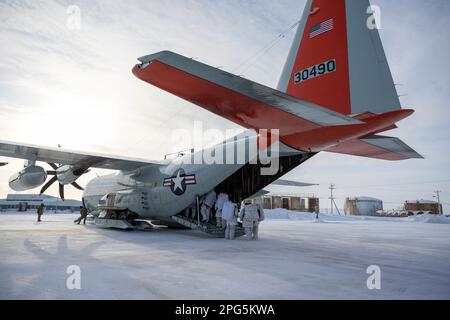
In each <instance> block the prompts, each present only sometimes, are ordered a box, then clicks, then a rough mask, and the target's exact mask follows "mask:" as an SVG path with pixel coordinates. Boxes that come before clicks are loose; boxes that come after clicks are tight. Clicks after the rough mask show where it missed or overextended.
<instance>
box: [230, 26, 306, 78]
mask: <svg viewBox="0 0 450 320" xmlns="http://www.w3.org/2000/svg"><path fill="white" fill-rule="evenodd" d="M300 21H301V20H298V21H297V22H295V23H294V24H293V25H291V26H290V27H289V29H287V30H285V31H284V32H282V33H280V34H279V35H278V36H277V37H276V38H274V39H273V40H272V41H271V42H269V43H268V44H267V45H266V46H264V47H263V48H261V49H260V50H258V51H257V52H255V53H254V54H253V55H251V56H250V57H249V58H247V59H246V60H244V61H243V62H242V63H241V64H239V65H238V66H237V67H236V68H233V69H234V70H235V71H236V72H238V71H240V72H243V71H244V70H246V69H247V68H249V67H250V66H251V65H252V64H253V63H254V61H256V59H257V58H259V57H262V56H264V55H265V54H266V53H267V52H269V51H270V50H271V49H272V48H273V47H275V45H276V44H277V43H278V42H280V41H281V40H282V39H284V38H285V37H286V35H287V34H288V33H289V32H290V31H291V30H293V29H294V28H295V27H296V26H297V25H298V24H299V23H300ZM244 67H245V68H244Z"/></svg>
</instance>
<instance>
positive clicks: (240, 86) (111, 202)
mask: <svg viewBox="0 0 450 320" xmlns="http://www.w3.org/2000/svg"><path fill="white" fill-rule="evenodd" d="M369 6H370V3H369V1H368V0H308V1H307V3H306V8H305V10H304V12H303V16H302V19H301V20H300V23H299V25H298V29H297V32H296V35H295V38H294V41H293V44H292V47H291V50H290V52H289V55H288V58H287V61H286V64H285V66H284V69H283V72H282V74H281V78H280V81H279V84H278V87H277V89H276V90H275V89H272V88H269V87H266V86H263V85H260V84H258V83H256V82H252V81H250V80H247V79H244V78H242V77H239V76H236V75H234V74H231V73H228V72H225V71H223V70H220V69H218V68H214V67H211V66H208V65H205V64H203V63H200V62H198V61H195V60H193V59H189V58H186V57H184V56H182V55H179V54H176V53H173V52H170V51H163V52H159V53H155V54H151V55H148V56H144V57H142V58H139V59H138V60H139V61H140V64H138V65H136V66H135V67H134V68H133V73H134V75H135V76H136V77H137V78H139V79H141V80H142V81H145V82H148V83H149V84H151V85H153V86H156V87H158V88H160V89H162V90H165V91H167V92H169V93H171V94H174V95H176V96H178V97H180V98H182V99H185V100H187V101H189V102H191V103H193V104H196V105H197V106H199V107H202V108H204V109H206V110H209V111H210V112H213V113H215V114H217V115H219V116H222V117H224V118H226V119H228V120H230V121H233V122H235V123H237V124H239V125H241V126H243V127H244V128H246V129H248V130H254V131H258V130H261V129H267V130H272V129H279V135H278V139H277V140H279V170H278V171H277V172H276V173H275V174H273V175H262V174H261V168H262V167H264V165H262V164H261V163H252V162H250V161H249V160H250V159H247V160H246V161H245V163H241V164H190V163H191V161H184V160H188V159H187V158H192V157H196V155H197V154H198V153H199V152H211V150H203V151H202V150H195V152H194V153H193V154H188V155H185V156H184V157H181V158H178V159H177V160H176V161H146V160H138V159H127V158H123V157H114V156H104V155H96V154H87V153H82V152H72V151H64V150H61V149H51V148H41V147H36V146H29V145H23V144H17V143H9V142H0V156H5V157H11V158H21V159H25V160H26V162H25V168H24V169H23V170H22V171H20V172H19V173H17V174H16V175H14V176H13V177H12V178H11V180H10V187H11V188H12V189H14V190H19V191H23V190H27V189H32V188H36V187H38V186H40V185H42V184H44V183H45V181H46V180H47V176H48V175H52V176H53V177H52V179H51V180H49V181H48V182H47V183H46V184H45V185H44V187H43V188H42V192H44V191H45V190H46V189H47V188H48V187H49V186H50V185H51V184H52V183H54V182H58V183H59V185H60V194H61V197H64V186H65V185H69V184H72V185H74V186H75V187H77V188H79V189H81V187H80V186H79V185H78V184H76V180H77V179H78V178H79V177H80V176H81V175H83V174H84V173H86V172H87V171H88V170H89V169H90V168H103V169H112V170H117V171H118V172H117V173H115V174H112V175H108V176H102V177H97V178H95V179H93V180H91V181H90V182H89V184H88V185H87V187H86V189H85V191H84V194H83V202H84V204H85V206H86V207H87V208H88V210H89V211H90V212H91V213H93V214H96V215H97V218H96V219H95V220H96V222H97V223H98V224H100V225H103V226H108V227H123V226H125V227H130V226H136V225H138V224H139V220H136V219H154V220H160V221H164V222H165V223H169V222H172V223H178V224H181V225H184V226H186V227H192V228H199V229H201V230H203V231H206V232H210V233H213V231H211V230H212V229H211V228H210V226H208V225H205V224H202V223H200V222H197V221H193V220H190V219H189V218H186V217H183V216H182V215H180V213H181V212H183V211H184V210H185V209H186V208H188V207H190V206H192V204H193V203H195V202H196V201H197V202H198V196H201V195H204V194H206V193H207V192H209V191H210V190H212V189H215V190H216V192H226V193H227V194H229V195H230V198H231V199H232V200H233V201H235V202H239V201H241V200H243V199H245V198H247V197H250V196H252V195H254V194H256V193H257V192H259V191H261V190H262V189H263V188H264V187H266V186H267V185H269V184H271V183H274V182H275V181H277V180H279V179H280V178H281V177H282V176H283V175H285V174H286V173H287V172H289V171H290V170H292V169H294V168H296V167H297V166H299V165H300V164H302V163H303V162H305V161H306V160H308V159H310V158H311V157H313V156H314V155H315V154H317V153H318V152H320V151H327V152H335V153H342V154H349V155H355V156H362V157H370V158H377V159H383V160H405V159H410V158H421V156H420V155H419V154H417V153H416V152H415V151H414V150H412V149H411V148H410V147H409V146H407V145H406V144H405V143H403V142H402V141H401V140H400V139H398V138H394V137H388V136H383V135H380V134H379V133H381V132H384V131H387V130H391V129H394V128H396V122H398V121H400V120H402V119H404V118H406V117H408V116H409V115H411V114H412V113H413V110H408V109H402V108H401V106H400V101H399V98H398V95H397V92H396V89H395V86H394V83H393V79H392V75H391V72H390V69H389V66H388V62H387V61H386V56H385V53H384V49H383V46H382V43H381V39H380V36H379V33H378V30H377V28H374V27H373V26H371V25H370V23H368V20H370V14H368V13H367V12H370V10H368V8H369ZM256 139H258V137H257V138H256ZM245 140H246V139H244V138H242V137H240V136H238V137H235V139H230V140H227V141H225V142H224V143H223V145H225V146H227V145H229V144H230V143H232V144H233V145H234V148H235V149H238V148H239V145H242V144H245V146H247V144H246V143H245ZM269 144H270V143H269ZM37 162H47V163H49V164H50V165H51V166H52V167H53V171H45V170H44V169H43V168H42V167H41V166H37V165H36V163H37ZM56 164H57V165H56ZM282 183H286V181H284V182H283V181H282ZM196 199H197V200H196ZM99 209H104V210H99Z"/></svg>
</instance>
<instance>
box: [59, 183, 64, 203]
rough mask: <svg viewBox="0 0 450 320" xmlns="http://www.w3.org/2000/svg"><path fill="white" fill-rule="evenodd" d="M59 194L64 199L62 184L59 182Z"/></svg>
mask: <svg viewBox="0 0 450 320" xmlns="http://www.w3.org/2000/svg"><path fill="white" fill-rule="evenodd" d="M59 196H60V197H61V199H62V200H64V185H63V184H61V183H60V184H59Z"/></svg>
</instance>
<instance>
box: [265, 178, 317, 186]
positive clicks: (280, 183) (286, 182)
mask: <svg viewBox="0 0 450 320" xmlns="http://www.w3.org/2000/svg"><path fill="white" fill-rule="evenodd" d="M272 185H274V186H286V187H311V186H317V185H318V184H314V183H306V182H300V181H292V180H283V179H278V180H277V181H275V182H273V183H272Z"/></svg>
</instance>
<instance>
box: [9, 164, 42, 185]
mask: <svg viewBox="0 0 450 320" xmlns="http://www.w3.org/2000/svg"><path fill="white" fill-rule="evenodd" d="M45 180H47V172H46V171H45V170H44V168H42V167H39V166H34V165H33V166H28V167H26V168H24V169H23V170H21V171H20V172H18V173H16V174H14V175H12V176H11V178H10V179H9V187H10V188H11V189H13V190H14V191H26V190H30V189H34V188H37V187H39V186H40V185H42V184H43V183H44V182H45Z"/></svg>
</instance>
